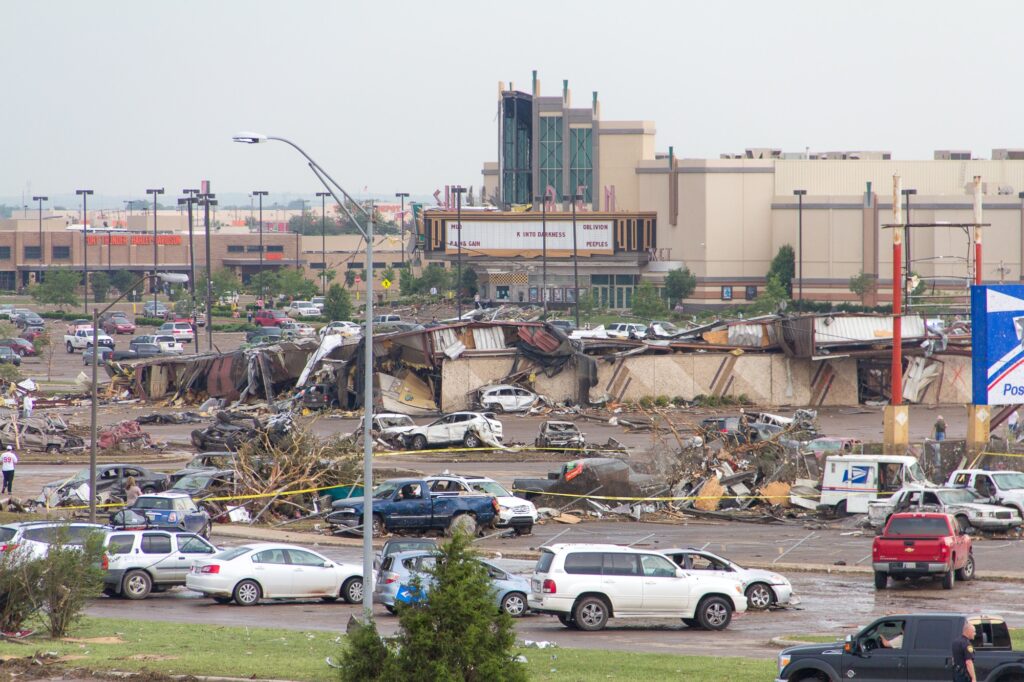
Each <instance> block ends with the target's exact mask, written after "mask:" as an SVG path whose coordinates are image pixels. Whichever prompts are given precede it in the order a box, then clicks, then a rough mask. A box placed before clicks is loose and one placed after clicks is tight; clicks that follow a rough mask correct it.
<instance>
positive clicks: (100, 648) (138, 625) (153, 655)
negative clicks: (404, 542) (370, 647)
mask: <svg viewBox="0 0 1024 682" xmlns="http://www.w3.org/2000/svg"><path fill="white" fill-rule="evenodd" d="M72 638H73V639H74V640H76V641H64V640H51V639H48V638H46V637H43V636H39V635H36V636H33V637H32V638H30V639H28V640H26V643H23V644H13V643H8V642H0V657H9V656H17V657H21V656H29V655H32V654H34V653H36V652H55V653H57V654H58V655H60V656H67V657H71V658H70V660H68V662H67V664H66V665H69V666H73V667H76V668H86V669H90V670H93V671H110V670H117V671H132V672H143V671H147V672H159V673H164V674H168V675H177V674H189V675H223V676H228V677H246V678H253V679H268V678H271V679H283V680H303V681H304V680H329V679H332V678H335V677H336V675H335V671H333V670H331V669H330V668H328V667H327V665H326V663H325V662H324V659H326V658H327V657H328V656H332V657H337V656H338V654H339V651H340V648H341V642H342V641H343V636H342V635H340V634H339V633H335V632H324V631H312V632H301V631H295V630H277V629H271V628H249V627H238V626H231V627H227V626H216V625H197V624H192V623H158V622H147V621H132V620H121V619H110V618H84V619H82V621H81V622H80V623H79V625H78V626H77V627H76V628H75V629H74V631H73V633H72ZM518 653H521V654H523V655H524V656H526V658H527V661H528V663H527V664H526V665H527V668H528V669H529V671H530V679H531V680H550V681H559V682H570V681H571V682H576V681H588V680H651V679H685V680H700V681H701V682H703V681H705V680H707V681H708V682H715V681H721V682H735V681H736V680H758V679H771V676H772V674H773V673H774V672H775V666H774V661H772V660H756V659H748V658H728V657H711V656H675V655H670V654H641V653H628V652H618V651H607V650H596V649H560V648H556V649H522V650H520V651H519V652H518Z"/></svg>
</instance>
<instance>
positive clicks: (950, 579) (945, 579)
mask: <svg viewBox="0 0 1024 682" xmlns="http://www.w3.org/2000/svg"><path fill="white" fill-rule="evenodd" d="M954 585H956V571H954V570H953V569H949V570H948V571H946V572H945V573H943V574H942V589H944V590H952V589H953V586H954Z"/></svg>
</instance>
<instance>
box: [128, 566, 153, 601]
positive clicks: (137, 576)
mask: <svg viewBox="0 0 1024 682" xmlns="http://www.w3.org/2000/svg"><path fill="white" fill-rule="evenodd" d="M152 589H153V579H152V578H150V577H149V574H148V573H146V572H145V571H128V572H127V573H125V575H124V578H123V579H122V580H121V594H122V595H123V596H124V597H125V598H126V599H145V598H146V597H148V596H149V593H150V591H151V590H152Z"/></svg>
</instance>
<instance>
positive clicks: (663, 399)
mask: <svg viewBox="0 0 1024 682" xmlns="http://www.w3.org/2000/svg"><path fill="white" fill-rule="evenodd" d="M654 404H655V405H656V406H658V407H668V405H669V399H668V396H667V395H659V396H658V397H657V398H655V399H654Z"/></svg>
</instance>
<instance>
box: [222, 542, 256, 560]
mask: <svg viewBox="0 0 1024 682" xmlns="http://www.w3.org/2000/svg"><path fill="white" fill-rule="evenodd" d="M251 551H252V547H245V546H242V547H232V548H231V549H225V550H224V551H223V552H218V553H217V554H214V555H213V558H214V559H220V560H221V561H231V560H232V559H237V558H238V557H240V556H242V555H243V554H248V553H249V552H251Z"/></svg>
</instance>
